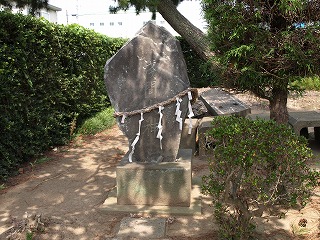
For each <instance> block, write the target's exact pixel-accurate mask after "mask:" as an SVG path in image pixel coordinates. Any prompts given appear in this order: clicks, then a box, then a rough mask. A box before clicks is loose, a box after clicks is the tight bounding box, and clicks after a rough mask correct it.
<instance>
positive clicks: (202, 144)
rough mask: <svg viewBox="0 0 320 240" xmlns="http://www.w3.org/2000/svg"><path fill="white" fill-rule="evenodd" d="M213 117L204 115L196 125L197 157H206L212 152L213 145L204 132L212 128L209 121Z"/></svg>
mask: <svg viewBox="0 0 320 240" xmlns="http://www.w3.org/2000/svg"><path fill="white" fill-rule="evenodd" d="M213 118H214V117H204V118H202V120H201V121H200V123H199V127H198V141H199V157H200V158H206V157H207V156H209V155H212V153H213V147H214V146H213V145H212V144H211V141H210V139H208V137H207V136H206V132H207V131H208V130H209V129H210V128H212V125H211V122H212V120H213Z"/></svg>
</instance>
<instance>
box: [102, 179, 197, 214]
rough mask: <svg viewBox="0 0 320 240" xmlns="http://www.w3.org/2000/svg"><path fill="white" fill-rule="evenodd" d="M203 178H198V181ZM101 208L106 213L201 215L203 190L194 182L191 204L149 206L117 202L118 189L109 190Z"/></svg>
mask: <svg viewBox="0 0 320 240" xmlns="http://www.w3.org/2000/svg"><path fill="white" fill-rule="evenodd" d="M198 182H201V180H197V183H198ZM100 210H101V211H103V212H106V213H117V212H118V213H119V212H122V213H145V214H163V215H179V216H188V215H190V216H193V215H201V190H200V186H199V185H198V184H196V183H195V184H192V188H191V197H190V206H189V207H173V206H148V205H125V204H118V203H117V190H116V189H114V190H112V191H111V192H109V195H108V198H107V199H106V200H105V201H104V203H103V204H102V205H101V207H100Z"/></svg>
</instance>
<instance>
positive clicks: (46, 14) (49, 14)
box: [0, 4, 62, 23]
mask: <svg viewBox="0 0 320 240" xmlns="http://www.w3.org/2000/svg"><path fill="white" fill-rule="evenodd" d="M1 10H4V7H2V6H0V11H1ZM61 10H62V8H59V7H56V6H54V5H52V4H48V7H47V9H40V10H39V11H38V12H37V13H36V16H37V17H43V18H45V19H47V20H48V21H50V22H53V23H58V12H59V11H61ZM11 11H12V12H13V13H22V14H25V15H27V14H28V13H29V9H28V7H25V8H16V7H13V8H12V10H11Z"/></svg>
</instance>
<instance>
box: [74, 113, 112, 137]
mask: <svg viewBox="0 0 320 240" xmlns="http://www.w3.org/2000/svg"><path fill="white" fill-rule="evenodd" d="M113 112H114V110H113V108H112V107H109V108H107V109H105V110H103V111H101V112H99V113H97V114H96V115H95V116H93V117H91V118H89V119H87V120H85V121H84V123H83V124H82V125H81V127H80V128H79V129H78V131H77V133H79V134H84V135H94V134H96V133H99V132H101V131H103V130H105V129H108V128H111V127H112V126H113V125H114V124H115V123H116V120H115V118H114V117H113Z"/></svg>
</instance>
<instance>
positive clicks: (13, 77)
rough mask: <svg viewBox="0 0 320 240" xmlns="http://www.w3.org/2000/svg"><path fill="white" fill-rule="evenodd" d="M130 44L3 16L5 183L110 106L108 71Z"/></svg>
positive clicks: (0, 95)
mask: <svg viewBox="0 0 320 240" xmlns="http://www.w3.org/2000/svg"><path fill="white" fill-rule="evenodd" d="M124 42H125V40H124V39H112V38H109V37H107V36H104V35H102V34H98V33H95V32H94V31H92V30H88V29H85V28H83V27H81V26H79V25H68V26H62V25H56V24H52V23H49V22H48V21H46V20H44V19H37V18H34V17H31V16H24V15H21V14H11V13H8V12H4V11H2V12H1V11H0V82H1V84H0V109H1V115H0V129H1V132H2V136H1V138H0V180H1V179H4V178H6V176H7V175H8V174H9V172H10V171H11V170H12V169H14V168H15V167H16V166H17V165H18V164H20V163H21V162H23V161H28V160H29V159H30V158H32V157H33V156H36V155H37V154H39V153H41V152H43V151H44V150H46V149H48V148H49V147H50V146H54V145H60V144H64V143H66V142H67V141H68V140H69V139H70V127H71V124H72V123H73V122H75V120H76V121H77V124H78V125H80V124H81V123H82V121H83V120H84V119H86V118H87V117H90V116H92V115H93V114H95V113H97V112H99V111H101V110H103V109H105V108H106V107H108V106H109V105H110V102H109V99H108V96H107V93H106V89H105V85H104V81H103V67H104V65H105V62H106V61H107V59H108V58H110V57H111V56H112V55H113V54H115V53H116V51H117V50H118V49H119V48H120V47H121V46H122V45H123V44H124ZM75 118H76V119H75Z"/></svg>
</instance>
